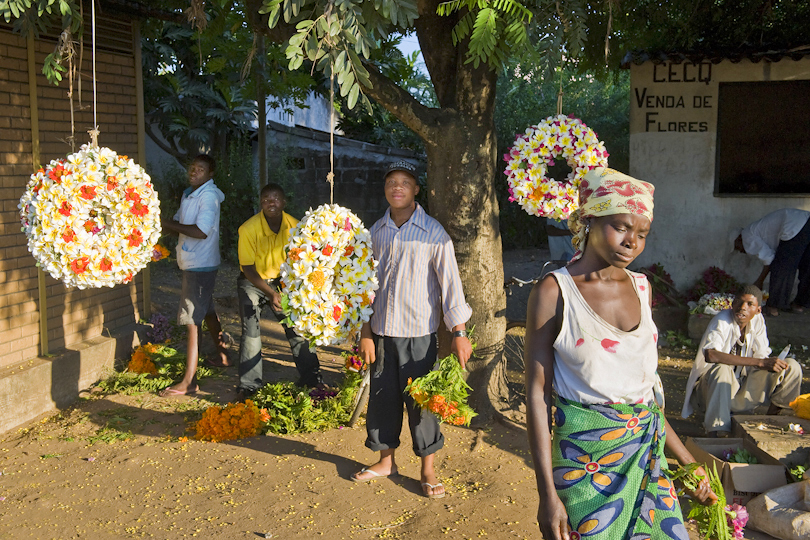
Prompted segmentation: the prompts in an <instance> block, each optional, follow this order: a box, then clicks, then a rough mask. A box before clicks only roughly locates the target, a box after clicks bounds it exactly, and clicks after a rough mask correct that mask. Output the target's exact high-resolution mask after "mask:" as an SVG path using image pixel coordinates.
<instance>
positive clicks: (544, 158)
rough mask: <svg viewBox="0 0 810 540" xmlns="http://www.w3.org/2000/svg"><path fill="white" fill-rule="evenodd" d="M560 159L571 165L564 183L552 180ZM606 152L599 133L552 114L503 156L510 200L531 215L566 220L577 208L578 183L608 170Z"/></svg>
mask: <svg viewBox="0 0 810 540" xmlns="http://www.w3.org/2000/svg"><path fill="white" fill-rule="evenodd" d="M558 156H562V157H563V158H564V159H565V160H566V161H567V163H568V166H569V167H571V172H570V173H569V174H568V177H567V178H566V179H565V180H562V181H557V180H554V179H553V178H549V177H548V176H547V175H546V173H547V168H548V166H551V165H554V158H556V157H558ZM607 158H608V153H607V151H606V150H605V145H604V143H602V142H600V141H599V139H598V138H597V137H596V133H594V131H593V130H592V129H591V128H589V127H588V126H586V125H585V124H584V123H583V122H582V120H580V119H579V118H573V117H568V116H564V115H562V114H560V115H557V116H549V117H548V118H546V119H545V120H543V121H542V122H540V123H539V124H538V125H536V126H531V127H529V128H527V129H526V131H525V132H524V133H523V134H518V135H517V136H516V137H515V144H514V146H512V148H511V149H510V150H509V153H508V154H505V155H504V156H503V159H504V161H506V163H507V165H506V170H504V174H505V175H506V176H507V182H508V184H509V200H510V201H517V202H518V203H519V204H520V207H521V208H523V209H524V210H525V211H526V212H527V213H528V214H529V215H532V216H541V217H548V218H553V219H556V220H567V219H568V218H569V216H570V215H571V213H572V212H573V211H574V210H576V209H577V207H578V206H579V193H578V190H579V184H580V181H581V180H582V177H583V176H585V173H586V172H588V171H589V170H591V169H593V168H595V167H607Z"/></svg>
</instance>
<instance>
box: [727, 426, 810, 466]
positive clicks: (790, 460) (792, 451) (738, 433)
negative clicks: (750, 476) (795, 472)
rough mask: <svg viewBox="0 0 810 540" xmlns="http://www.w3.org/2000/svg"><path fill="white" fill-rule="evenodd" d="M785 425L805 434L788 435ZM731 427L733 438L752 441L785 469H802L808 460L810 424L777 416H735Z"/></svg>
mask: <svg viewBox="0 0 810 540" xmlns="http://www.w3.org/2000/svg"><path fill="white" fill-rule="evenodd" d="M788 424H800V425H801V426H802V428H803V429H804V431H805V433H806V434H805V435H799V434H798V433H793V432H791V431H789V430H788ZM732 426H733V427H732V435H733V436H734V437H741V438H743V439H748V440H750V441H752V442H753V443H754V444H755V445H756V446H757V448H760V449H761V450H763V451H764V452H767V453H768V454H770V455H771V456H773V457H775V458H776V459H778V460H779V461H781V462H782V463H784V464H785V465H786V466H787V467H788V468H790V467H795V466H796V465H804V464H806V463H807V460H808V458H810V420H804V419H802V418H797V417H795V416H781V415H780V416H765V415H735V416H732Z"/></svg>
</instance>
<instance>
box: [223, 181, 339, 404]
mask: <svg viewBox="0 0 810 540" xmlns="http://www.w3.org/2000/svg"><path fill="white" fill-rule="evenodd" d="M259 198H260V200H261V201H260V203H261V207H262V210H261V212H259V213H258V214H256V215H255V216H253V217H252V218H250V219H248V220H247V221H245V222H244V223H243V224H242V226H241V227H239V265H240V267H241V268H242V273H241V274H240V275H239V278H238V279H237V280H236V288H237V294H238V296H239V317H241V319H242V339H241V341H240V343H239V387H238V388H237V400H239V401H244V400H245V398H248V397H250V396H252V395H253V394H254V393H255V392H256V391H257V390H258V389H259V388H261V387H262V385H263V384H264V382H263V380H262V337H261V330H260V328H259V321H260V319H261V314H262V308H264V307H269V308H270V310H271V311H272V312H273V315H275V317H276V319H278V320H279V321H281V320H282V319H284V312H283V311H282V310H281V293H280V292H279V274H280V272H281V264H282V263H283V262H284V245H285V244H286V243H287V240H288V239H289V237H290V231H291V230H292V229H293V228H294V227H295V226H296V224H297V223H298V220H297V219H295V218H294V217H292V216H291V215H290V214H288V213H287V212H285V211H284V208H285V207H286V205H287V197H286V195H285V194H284V190H283V189H282V187H281V186H279V185H278V184H272V183H271V184H267V185H266V186H264V187H263V188H262V191H261V193H260V194H259ZM284 334H285V335H286V336H287V341H289V343H290V349H292V355H293V361H294V362H295V367H296V368H298V375H299V377H300V378H299V379H298V385H299V386H309V387H314V386H319V385H322V384H323V383H322V382H321V371H320V369H321V366H320V363H319V362H318V356H317V355H316V354H315V352H314V351H310V350H309V343H308V342H307V340H306V339H304V338H302V337H301V336H299V335H298V334H296V333H295V331H294V330H293V329H292V328H289V327H287V326H284Z"/></svg>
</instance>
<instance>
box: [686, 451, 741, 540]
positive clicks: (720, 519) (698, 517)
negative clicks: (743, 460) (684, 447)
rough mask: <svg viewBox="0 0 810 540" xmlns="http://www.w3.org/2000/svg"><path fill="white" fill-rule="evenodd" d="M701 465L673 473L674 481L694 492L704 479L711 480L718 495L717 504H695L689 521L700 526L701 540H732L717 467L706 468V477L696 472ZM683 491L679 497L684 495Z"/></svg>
mask: <svg viewBox="0 0 810 540" xmlns="http://www.w3.org/2000/svg"><path fill="white" fill-rule="evenodd" d="M701 466H702V465H701V464H700V463H689V464H688V465H681V466H679V467H678V469H677V470H675V472H674V473H672V480H673V481H675V480H678V481H680V482H681V484H682V485H683V486H684V488H686V489H688V490H689V491H692V492H694V491H695V490H697V488H698V484H700V481H701V480H703V478H708V479H709V485H710V486H711V488H712V491H713V492H714V494H715V495H717V502H716V503H714V504H713V505H711V506H704V505H702V504H699V503H697V504H693V505H691V508H690V509H689V515H687V516H686V517H687V519H694V520H695V522H696V523H697V526H698V531H699V532H700V536H701V538H714V539H715V540H732V538H734V533H733V531H732V530H731V529H730V528H729V525H728V520H727V518H726V495H725V492H724V491H723V484H722V483H721V482H720V477H719V476H718V474H717V467H716V466H715V465H714V464H712V468H711V469H709V468H708V467H705V468H704V470H706V471H707V472H706V476H705V477H704V476H699V475H698V474H697V473H696V471H697V469H698V467H701ZM683 494H684V490H681V491H680V493H679V495H683Z"/></svg>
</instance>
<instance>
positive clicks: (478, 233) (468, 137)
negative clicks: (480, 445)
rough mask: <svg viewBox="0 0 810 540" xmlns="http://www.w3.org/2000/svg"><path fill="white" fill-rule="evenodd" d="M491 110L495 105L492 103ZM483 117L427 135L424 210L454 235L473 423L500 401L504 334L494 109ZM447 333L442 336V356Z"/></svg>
mask: <svg viewBox="0 0 810 540" xmlns="http://www.w3.org/2000/svg"><path fill="white" fill-rule="evenodd" d="M492 108H494V103H493V105H492ZM483 116H484V118H481V117H478V118H469V117H466V116H461V115H454V116H452V117H451V118H449V119H446V120H445V121H443V122H442V126H441V130H440V131H441V133H443V135H441V136H438V137H434V138H432V139H431V140H429V141H426V145H425V146H426V149H427V158H428V165H427V176H428V204H429V206H430V213H431V215H432V216H433V217H435V218H436V219H437V220H439V222H440V223H441V224H442V225H443V226H444V228H445V230H447V232H448V234H449V235H450V237H451V238H452V239H453V245H454V247H455V250H456V259H457V260H458V265H459V271H460V273H461V280H462V282H463V283H464V294H465V296H466V298H467V302H468V303H469V304H470V306H472V309H473V314H472V319H471V320H470V323H468V326H469V327H474V328H475V331H474V336H473V337H474V340H475V342H476V343H477V347H476V350H475V357H474V358H472V359H471V361H470V362H469V363H468V364H467V370H468V371H469V373H470V375H469V378H468V381H467V382H468V384H469V385H470V386H471V387H472V388H473V392H472V393H471V395H470V399H471V405H472V407H473V409H474V410H475V411H476V412H478V414H479V415H480V418H479V419H478V421H479V422H480V421H484V422H485V421H488V420H490V418H491V416H492V412H493V411H492V407H493V404H496V403H497V401H498V400H499V399H500V396H501V395H504V394H503V393H502V391H503V389H502V388H499V387H498V385H499V384H503V383H502V381H501V376H500V375H499V373H500V371H498V370H497V368H498V364H499V363H500V360H501V353H502V350H503V340H504V334H505V332H506V319H505V317H504V312H505V309H506V296H505V295H504V292H503V280H504V276H503V254H502V248H501V237H500V232H499V228H498V213H499V211H498V201H497V199H496V197H495V189H494V185H493V181H496V178H497V172H498V171H497V170H496V164H497V161H496V155H497V144H496V138H495V126H494V121H493V120H492V110H491V109H490V110H488V111H485V114H484V115H483ZM449 341H450V340H449V334H448V333H447V332H446V330H445V329H444V328H442V332H441V335H440V352H441V353H442V356H444V355H446V354H448V353H449V350H448V348H449Z"/></svg>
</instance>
